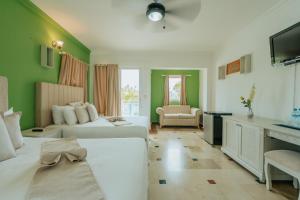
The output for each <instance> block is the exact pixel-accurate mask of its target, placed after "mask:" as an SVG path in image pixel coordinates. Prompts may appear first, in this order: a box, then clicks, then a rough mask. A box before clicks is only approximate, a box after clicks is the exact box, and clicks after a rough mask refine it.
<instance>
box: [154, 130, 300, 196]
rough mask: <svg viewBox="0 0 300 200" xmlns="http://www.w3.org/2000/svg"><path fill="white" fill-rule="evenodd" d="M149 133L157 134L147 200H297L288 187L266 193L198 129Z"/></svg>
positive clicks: (246, 172)
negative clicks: (160, 181)
mask: <svg viewBox="0 0 300 200" xmlns="http://www.w3.org/2000/svg"><path fill="white" fill-rule="evenodd" d="M152 132H154V133H156V134H151V135H150V145H149V200H202V199H209V200H211V199H212V200H213V199H216V200H217V199H225V200H260V199H268V200H269V199H270V200H273V199H274V200H281V199H287V198H288V199H297V191H296V190H295V189H293V188H292V186H290V185H288V184H284V183H283V184H282V185H279V186H278V187H276V190H275V189H274V190H275V191H274V192H269V191H267V190H266V187H265V185H264V184H259V183H257V182H256V177H255V176H254V175H252V174H251V173H250V172H248V171H247V170H245V169H244V168H243V167H242V166H240V165H239V164H237V163H236V162H234V161H233V160H232V159H230V158H229V157H228V156H226V155H225V154H223V153H222V152H221V149H220V146H211V145H209V144H208V143H206V142H205V141H204V140H203V139H202V138H203V132H202V131H200V130H199V129H193V128H172V127H171V128H163V129H159V128H158V129H157V130H155V131H152ZM156 146H158V147H156ZM193 159H196V160H193ZM159 180H166V184H159ZM208 180H212V181H210V182H211V183H214V182H215V183H216V184H210V183H209V181H208ZM286 197H287V198H286Z"/></svg>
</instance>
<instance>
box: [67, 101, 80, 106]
mask: <svg viewBox="0 0 300 200" xmlns="http://www.w3.org/2000/svg"><path fill="white" fill-rule="evenodd" d="M69 105H70V106H73V107H76V106H82V105H83V103H82V101H75V102H70V103H69Z"/></svg>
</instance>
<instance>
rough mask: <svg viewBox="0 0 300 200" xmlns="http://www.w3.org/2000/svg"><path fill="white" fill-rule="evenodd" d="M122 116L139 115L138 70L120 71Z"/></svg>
mask: <svg viewBox="0 0 300 200" xmlns="http://www.w3.org/2000/svg"><path fill="white" fill-rule="evenodd" d="M121 109H122V115H124V116H132V115H139V70H137V69H122V70H121Z"/></svg>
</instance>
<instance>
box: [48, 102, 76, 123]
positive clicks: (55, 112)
mask: <svg viewBox="0 0 300 200" xmlns="http://www.w3.org/2000/svg"><path fill="white" fill-rule="evenodd" d="M70 108H72V107H71V106H57V105H53V106H52V117H53V122H54V124H56V125H61V124H64V123H65V120H64V112H63V111H64V110H65V109H70Z"/></svg>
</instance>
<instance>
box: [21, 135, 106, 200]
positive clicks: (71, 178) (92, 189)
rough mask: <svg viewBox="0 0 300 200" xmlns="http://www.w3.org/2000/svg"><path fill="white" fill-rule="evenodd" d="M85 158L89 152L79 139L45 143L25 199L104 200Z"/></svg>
mask: <svg viewBox="0 0 300 200" xmlns="http://www.w3.org/2000/svg"><path fill="white" fill-rule="evenodd" d="M86 156H87V151H86V149H84V148H81V147H80V145H79V144H78V143H77V141H76V139H60V140H56V141H51V142H45V143H43V144H42V146H41V158H40V163H41V167H40V168H39V169H38V170H37V171H36V173H35V175H34V177H33V180H32V182H31V185H30V187H29V191H28V193H27V197H26V199H30V200H40V199H43V200H58V199H64V200H77V199H78V200H81V199H84V200H104V199H105V198H104V194H103V192H102V190H101V188H100V186H99V185H98V183H97V181H96V179H95V177H94V175H93V172H92V170H91V168H90V166H89V164H88V163H87V162H86V161H85V158H86Z"/></svg>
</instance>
